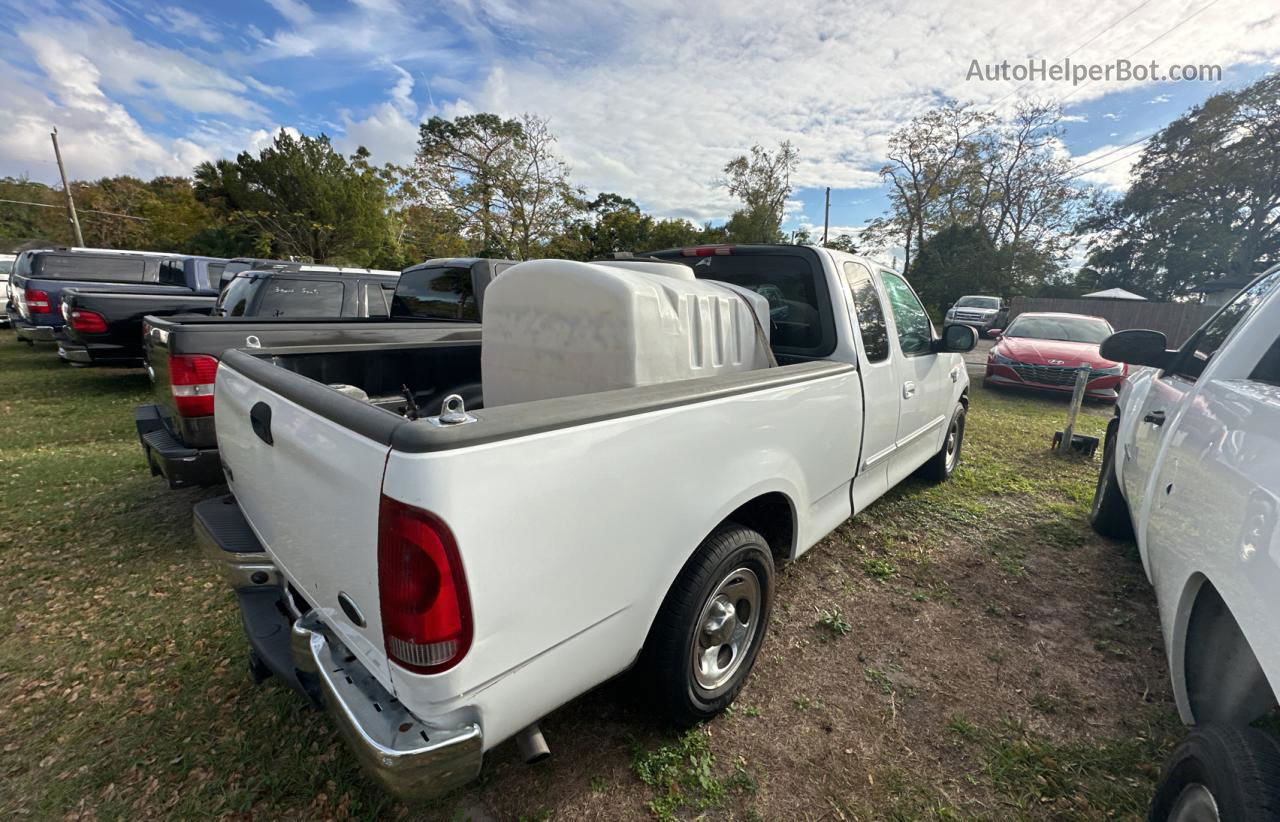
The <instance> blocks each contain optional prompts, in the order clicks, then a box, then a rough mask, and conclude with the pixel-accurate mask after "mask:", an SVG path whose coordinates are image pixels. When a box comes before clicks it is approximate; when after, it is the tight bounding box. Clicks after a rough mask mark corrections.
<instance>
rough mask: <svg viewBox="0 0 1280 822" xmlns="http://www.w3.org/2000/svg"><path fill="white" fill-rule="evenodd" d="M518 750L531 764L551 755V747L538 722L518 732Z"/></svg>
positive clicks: (521, 756)
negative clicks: (548, 745)
mask: <svg viewBox="0 0 1280 822" xmlns="http://www.w3.org/2000/svg"><path fill="white" fill-rule="evenodd" d="M516 750H517V751H519V752H520V758H521V759H523V760H524V761H525V763H526V764H529V765H532V764H533V763H535V762H541V761H542V760H544V759H546V758H547V757H548V756H551V749H550V748H548V747H547V740H546V738H545V737H543V735H542V729H541V728H539V727H538V723H537V722H535V723H533V724H532V725H530V726H529V727H527V728H525V729H524V730H523V731H520V732H519V733H518V734H516Z"/></svg>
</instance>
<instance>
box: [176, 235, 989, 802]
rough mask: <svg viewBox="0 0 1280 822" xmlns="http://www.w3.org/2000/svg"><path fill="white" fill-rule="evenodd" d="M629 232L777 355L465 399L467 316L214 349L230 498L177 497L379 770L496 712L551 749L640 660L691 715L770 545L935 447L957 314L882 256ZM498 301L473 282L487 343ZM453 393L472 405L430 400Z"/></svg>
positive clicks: (716, 699) (960, 384)
mask: <svg viewBox="0 0 1280 822" xmlns="http://www.w3.org/2000/svg"><path fill="white" fill-rule="evenodd" d="M648 259H650V260H652V259H662V260H666V261H667V262H668V263H671V262H674V263H683V264H684V265H686V266H689V267H691V268H692V270H693V272H694V273H695V274H696V278H697V281H701V280H704V279H705V280H712V281H719V282H721V283H728V284H730V285H731V286H734V287H736V289H737V290H738V291H739V292H742V293H744V294H748V293H749V296H750V297H751V298H754V299H755V301H756V303H755V304H756V305H758V306H764V308H763V309H762V311H763V313H764V317H765V319H766V320H768V325H769V326H771V328H769V332H770V334H769V339H770V340H771V348H772V353H773V355H774V356H773V358H776V366H771V367H770V366H766V367H762V368H759V369H755V370H748V371H743V372H739V373H723V374H719V375H716V376H706V377H698V378H694V379H682V380H679V381H672V382H663V383H658V384H649V385H638V386H636V387H632V388H623V389H618V390H607V391H602V392H598V393H591V394H585V395H581V396H559V397H552V398H548V399H536V400H533V401H528V402H511V403H506V404H502V405H499V406H497V407H492V404H490V405H485V406H484V407H480V406H479V405H478V403H477V400H479V399H480V398H479V397H478V396H477V394H476V392H475V386H476V385H478V384H481V383H482V380H481V377H482V374H481V362H482V356H481V350H480V349H481V344H480V343H476V342H454V343H446V342H440V343H433V344H428V345H418V346H398V347H397V346H387V345H374V346H360V345H352V346H335V347H334V348H332V349H327V350H323V351H321V350H318V349H317V348H316V347H310V348H308V349H305V350H298V351H290V350H289V349H277V350H266V349H260V350H243V351H236V352H230V353H228V354H226V355H225V357H224V359H223V360H222V363H221V367H220V368H219V370H218V374H217V383H216V394H215V398H216V400H215V401H216V404H217V408H218V413H217V416H216V420H217V435H218V442H219V444H220V447H221V453H222V462H223V465H224V467H225V471H226V476H227V481H228V484H229V486H230V489H231V491H232V492H233V494H234V500H233V499H232V498H230V497H228V498H225V499H220V500H211V501H208V502H206V503H202V504H201V505H198V506H197V508H196V511H195V522H196V531H197V534H198V535H199V536H200V537H201V539H202V541H203V542H204V543H205V544H206V546H207V547H208V548H209V549H210V550H211V551H212V552H213V554H214V555H215V556H217V557H220V558H221V561H223V562H225V563H226V568H227V573H228V575H229V578H230V581H231V583H232V586H233V587H234V588H235V589H236V593H237V596H238V598H239V602H240V606H241V610H242V615H243V617H244V624H245V628H246V632H247V634H248V636H249V639H250V643H251V646H252V648H253V654H252V656H251V666H252V669H253V670H254V672H255V674H256V675H257V676H262V677H265V676H267V675H269V674H275V675H276V676H278V677H280V678H281V679H283V680H284V681H286V682H287V683H289V684H291V685H293V686H295V687H297V688H298V689H299V690H301V691H302V692H303V693H305V694H308V695H309V696H311V698H312V699H313V700H315V701H317V702H322V703H323V704H324V705H325V706H326V707H327V709H328V710H329V711H330V713H331V714H333V716H334V717H335V718H336V721H337V723H338V725H339V726H340V728H341V729H342V730H343V732H344V734H345V735H346V737H347V739H348V741H349V743H350V745H351V747H352V749H353V750H354V751H355V753H356V755H357V757H358V758H359V759H360V760H361V762H362V763H363V764H364V765H365V766H366V768H367V769H368V771H369V772H370V773H371V774H372V775H373V776H374V777H375V778H376V779H377V780H378V781H379V782H380V783H381V784H382V785H384V786H385V787H386V788H387V789H389V790H390V791H392V792H393V793H395V794H397V795H399V796H401V797H405V798H418V797H424V796H430V795H434V794H438V793H440V792H443V791H446V790H449V789H451V788H453V787H456V786H458V785H460V784H463V783H465V782H467V781H469V780H470V779H472V778H473V777H475V776H476V775H477V774H478V772H479V769H480V766H481V759H482V754H483V752H484V751H486V750H488V749H490V748H492V747H493V746H494V745H497V744H499V743H501V742H503V741H504V740H507V739H510V738H512V737H513V736H514V737H516V741H517V744H518V745H519V746H520V749H521V752H522V753H523V754H524V755H525V756H526V758H528V759H534V758H537V757H538V756H540V755H544V754H545V752H546V744H545V741H544V740H543V739H542V736H541V733H540V732H539V731H538V727H537V723H538V720H539V719H540V718H542V717H543V716H545V715H546V714H547V713H549V712H550V711H552V710H554V709H555V708H557V707H558V706H560V705H563V704H564V703H566V702H568V701H569V700H571V699H573V698H574V697H576V696H578V695H579V694H582V693H584V692H585V691H587V690H589V689H591V688H593V687H595V686H596V685H598V684H600V683H602V682H604V681H605V680H607V679H609V678H610V677H613V676H614V675H616V674H618V673H620V672H623V671H626V670H627V669H629V668H631V667H632V666H634V665H637V664H639V665H640V666H642V668H643V671H644V674H645V675H646V676H649V677H652V683H653V693H654V694H655V695H656V697H657V699H658V701H659V702H660V703H661V704H662V707H664V708H665V710H666V711H667V712H668V714H669V715H670V716H671V717H672V718H673V719H674V720H676V721H679V722H690V721H698V720H702V719H707V718H710V717H712V716H714V715H715V714H717V713H718V712H720V711H721V710H723V709H724V708H725V707H726V706H727V705H728V704H729V703H730V702H731V701H732V700H733V698H734V697H735V696H736V695H737V693H738V691H739V689H740V688H741V687H742V684H743V681H744V679H745V678H746V676H747V674H748V672H749V671H750V669H751V667H752V664H753V662H754V660H755V657H756V654H757V651H758V649H759V647H760V643H761V641H762V640H763V637H764V634H765V631H766V630H767V627H768V622H769V613H770V608H771V607H772V605H773V598H774V564H775V562H776V561H781V560H785V559H790V558H794V557H797V556H799V555H800V554H802V553H804V552H805V551H806V550H808V549H809V548H810V547H811V546H813V545H814V544H815V543H816V542H818V541H819V540H820V539H822V538H823V537H824V536H825V535H826V534H828V533H829V532H830V531H831V530H832V529H834V528H835V527H836V526H838V525H839V524H840V523H842V522H843V521H844V520H845V519H847V518H848V517H849V516H851V515H853V514H855V513H857V512H859V511H861V510H862V509H864V508H865V507H866V506H868V505H870V504H871V503H872V502H873V501H874V500H875V499H876V498H878V497H879V496H880V495H882V494H883V493H884V492H885V491H886V490H887V489H889V488H891V487H892V486H893V485H894V484H896V483H897V482H899V481H900V480H902V479H903V478H904V477H906V476H908V475H909V474H912V473H913V472H916V471H918V470H921V469H923V471H924V472H926V473H927V474H928V475H929V476H931V477H932V478H934V479H937V480H943V479H946V478H947V477H948V476H949V475H950V474H951V472H952V471H953V470H954V468H955V466H956V463H957V460H958V458H959V454H960V448H961V444H962V441H963V436H964V422H965V411H966V407H967V404H968V385H969V381H968V377H967V375H966V373H965V368H964V365H963V362H962V360H961V357H960V356H959V353H956V352H963V351H967V350H970V349H971V348H972V347H973V346H974V345H975V343H976V335H975V333H974V332H973V330H972V329H971V328H968V327H965V326H960V325H955V326H948V327H946V328H945V329H944V330H943V333H942V335H941V336H939V335H937V334H936V333H935V331H934V329H933V327H932V325H931V323H930V321H929V319H928V315H927V314H926V313H925V309H924V307H923V305H922V304H921V302H920V300H919V299H918V298H917V297H916V295H915V293H914V292H913V291H912V289H911V287H910V286H909V285H908V284H907V282H906V281H905V280H904V279H903V278H902V277H901V276H900V275H898V274H896V273H894V272H892V271H889V270H887V269H885V268H884V267H883V266H880V265H878V264H876V263H874V262H871V261H869V260H866V259H862V258H858V257H854V256H850V255H848V254H844V253H841V252H837V251H831V250H826V249H821V248H815V247H806V246H710V247H698V248H688V249H675V250H672V251H665V252H656V253H655V254H652V255H649V256H648ZM646 264H648V263H642V264H641V265H646ZM523 265H526V266H535V265H544V267H545V261H544V262H543V263H526V264H523ZM567 265H569V266H573V265H579V266H580V265H581V264H573V263H571V264H567ZM664 267H665V268H666V269H668V270H671V269H672V268H674V269H675V270H676V271H678V272H685V273H684V274H682V275H681V276H682V277H684V278H687V279H688V280H690V281H694V279H695V278H694V277H689V276H688V273H687V271H686V270H685V269H684V268H680V267H678V266H674V267H673V266H671V265H667V266H664ZM522 270H523V269H522V267H521V266H520V265H517V266H514V267H512V268H511V269H510V270H509V271H508V272H506V273H505V274H504V275H503V277H502V278H499V279H498V280H497V281H495V284H494V285H493V286H491V293H497V292H500V291H501V286H502V284H503V283H504V282H507V281H508V278H517V277H521V276H522ZM691 287H692V286H691ZM698 287H703V288H705V287H708V286H698ZM726 293H729V296H728V297H726V298H725V299H726V301H727V302H728V303H734V301H736V300H737V299H738V297H737V296H734V295H733V294H732V293H730V292H726ZM762 298H763V299H762ZM744 299H745V297H744ZM765 299H767V300H768V302H767V304H766V303H765ZM493 300H494V305H496V304H497V297H494V298H493ZM656 302H658V303H662V302H663V300H662V299H658V300H657V301H656ZM701 310H703V311H704V312H705V310H706V309H705V306H704V308H703V309H701ZM494 312H495V315H496V312H497V309H496V308H495V309H494ZM673 316H674V315H673ZM757 316H758V315H757ZM573 319H574V318H567V319H566V320H565V321H566V322H573ZM605 319H606V320H607V319H608V318H607V317H606V318H605ZM497 328H498V326H497V325H496V321H495V324H494V325H491V320H490V316H489V309H488V308H487V309H486V320H485V331H484V334H486V335H489V337H490V338H491V341H492V339H496V338H497V337H496V335H497V333H498V332H497V330H496V329H497ZM599 328H601V326H597V330H598V329H599ZM755 330H756V332H761V330H762V329H761V328H760V324H759V323H757V325H756V329H755ZM533 333H535V334H536V333H538V330H537V329H534V332H533ZM587 336H588V335H586V334H585V333H584V335H582V339H578V340H577V342H580V343H581V342H583V339H586V337H587ZM757 339H759V338H757ZM589 342H590V340H587V341H586V343H583V345H582V346H579V348H580V349H582V348H583V346H586V347H587V348H589V345H587V343H589ZM698 345H702V344H701V343H699V344H698ZM768 347H770V346H769V345H766V349H767V348H768ZM591 353H592V352H590V351H589V350H578V351H577V352H576V354H575V356H579V357H580V359H581V361H582V362H584V363H589V362H590V361H591V360H592V358H591V356H590V355H591ZM705 353H706V352H702V351H698V352H695V351H690V352H687V353H686V355H685V356H686V358H688V357H695V358H697V357H701V356H703V354H705ZM766 353H767V350H766ZM773 358H771V359H773ZM334 385H338V386H339V387H338V388H335V387H333V386H334ZM402 386H406V389H405V390H406V391H407V392H409V393H410V394H418V393H425V394H426V395H429V396H430V397H431V399H430V400H423V401H422V402H421V405H422V407H423V408H424V409H427V410H426V411H424V416H423V417H422V418H420V419H412V417H413V416H414V415H413V414H412V413H409V414H408V415H407V416H406V415H405V413H396V410H399V411H401V412H403V411H404V408H403V406H404V405H405V404H406V402H405V400H404V399H403V398H402V399H400V400H399V401H396V400H395V399H394V397H395V395H396V394H397V393H398V392H399V391H400V388H401V387H402ZM407 386H414V387H425V391H424V392H414V391H411V390H410V389H408V388H407ZM468 392H469V393H468ZM449 394H464V395H468V396H470V397H471V399H469V400H468V401H467V405H468V407H466V408H459V407H457V404H456V401H449V402H446V403H444V405H445V407H444V408H441V405H440V397H442V396H446V395H449ZM365 397H368V398H372V399H368V400H366V399H365ZM378 397H390V398H392V399H391V400H389V401H379V400H377V398H378ZM436 408H441V412H440V414H439V415H434V410H435V409H436ZM389 409H394V410H389ZM426 413H432V414H433V415H432V416H425V414H426Z"/></svg>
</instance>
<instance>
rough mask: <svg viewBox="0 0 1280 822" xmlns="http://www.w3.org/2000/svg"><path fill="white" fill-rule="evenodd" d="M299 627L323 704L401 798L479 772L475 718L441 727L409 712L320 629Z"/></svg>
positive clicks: (432, 792) (367, 765)
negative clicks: (322, 697) (457, 724)
mask: <svg viewBox="0 0 1280 822" xmlns="http://www.w3.org/2000/svg"><path fill="white" fill-rule="evenodd" d="M294 632H295V636H297V635H299V634H302V633H303V632H306V633H309V634H310V636H309V637H307V642H308V646H309V648H310V652H311V662H312V663H313V664H314V665H315V668H316V672H317V674H318V676H319V678H320V685H321V688H322V690H323V693H324V704H325V708H326V709H327V710H328V712H329V714H330V715H331V716H333V718H334V720H336V721H337V723H338V729H339V730H340V731H341V732H342V736H343V737H344V738H345V739H346V741H347V745H348V746H350V748H351V751H352V752H353V753H354V754H355V755H356V759H358V760H359V761H360V764H361V765H362V766H364V769H365V771H367V772H368V773H369V775H370V776H372V777H373V778H374V779H375V780H376V781H377V782H378V783H379V784H380V785H382V787H384V788H386V789H387V790H388V791H389V792H391V793H392V794H394V795H396V796H398V797H400V798H401V799H408V800H413V799H428V798H430V797H433V796H439V795H441V794H443V793H447V792H449V791H451V790H453V789H454V788H457V787H460V786H462V785H465V784H467V783H468V782H470V781H471V780H473V779H475V778H476V777H477V776H479V775H480V766H481V763H482V762H483V760H484V736H483V734H482V733H481V731H480V726H479V725H477V724H475V723H470V724H466V725H463V726H462V727H458V728H445V727H439V726H437V725H434V724H431V723H427V722H424V721H422V720H420V719H418V718H417V717H416V716H414V715H413V714H411V713H410V712H409V711H408V710H407V709H405V707H404V706H403V705H401V704H400V702H399V701H398V700H397V699H396V698H395V697H393V696H392V695H391V694H390V693H388V692H387V691H386V689H385V688H383V687H382V685H381V684H380V683H379V682H378V681H377V680H376V679H374V677H373V676H372V675H371V674H370V673H369V672H368V671H366V670H365V669H364V667H363V666H361V665H360V663H359V662H358V661H357V660H356V659H355V658H354V657H353V656H352V655H351V654H349V653H347V651H346V650H345V649H344V648H342V647H341V646H340V645H338V644H337V643H336V642H334V641H330V640H329V638H328V637H327V636H325V634H324V633H323V632H322V631H320V630H312V629H310V628H307V627H306V626H305V625H303V624H302V623H301V622H299V623H295V626H294Z"/></svg>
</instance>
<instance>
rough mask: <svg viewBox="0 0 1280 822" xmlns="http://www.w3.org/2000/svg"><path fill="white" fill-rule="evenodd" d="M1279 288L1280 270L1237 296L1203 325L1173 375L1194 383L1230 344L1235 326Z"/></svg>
mask: <svg viewBox="0 0 1280 822" xmlns="http://www.w3.org/2000/svg"><path fill="white" fill-rule="evenodd" d="M1277 285H1280V270H1276V271H1273V272H1271V273H1270V274H1268V275H1267V276H1265V277H1262V278H1260V279H1257V280H1255V281H1254V282H1253V283H1252V284H1251V285H1249V286H1248V287H1246V288H1245V289H1244V290H1243V291H1241V292H1240V293H1239V294H1237V295H1236V297H1235V299H1233V300H1232V301H1231V302H1229V303H1227V304H1226V305H1224V306H1223V307H1222V309H1221V310H1220V311H1219V312H1218V313H1217V314H1214V315H1213V316H1212V317H1210V318H1209V321H1208V322H1206V323H1205V324H1204V325H1202V326H1200V330H1199V331H1197V332H1196V333H1194V334H1192V335H1191V339H1189V340H1187V341H1186V343H1184V344H1183V346H1182V350H1181V351H1179V352H1178V358H1177V360H1175V361H1174V363H1173V365H1172V366H1171V367H1170V368H1169V372H1170V373H1172V374H1177V375H1178V376H1180V377H1185V378H1187V379H1189V380H1192V381H1194V380H1197V379H1199V378H1200V375H1201V374H1203V373H1204V368H1205V366H1206V365H1208V364H1209V360H1211V359H1213V355H1214V354H1216V353H1218V349H1219V348H1221V347H1222V344H1223V343H1224V342H1226V341H1227V337H1229V336H1230V335H1231V332H1232V331H1234V330H1235V327H1236V326H1237V325H1239V323H1240V321H1241V320H1242V319H1244V317H1245V315H1247V314H1248V313H1249V312H1250V311H1252V310H1253V307H1254V306H1256V305H1257V304H1258V303H1260V302H1262V300H1263V298H1264V297H1266V296H1267V295H1268V294H1270V293H1271V291H1272V290H1273V289H1274V288H1275V287H1276V286H1277Z"/></svg>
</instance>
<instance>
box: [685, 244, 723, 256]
mask: <svg viewBox="0 0 1280 822" xmlns="http://www.w3.org/2000/svg"><path fill="white" fill-rule="evenodd" d="M680 253H681V254H683V255H684V256H686V257H710V256H711V255H713V254H720V255H725V254H732V253H733V246H731V245H699V246H694V247H692V248H682V249H680Z"/></svg>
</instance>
